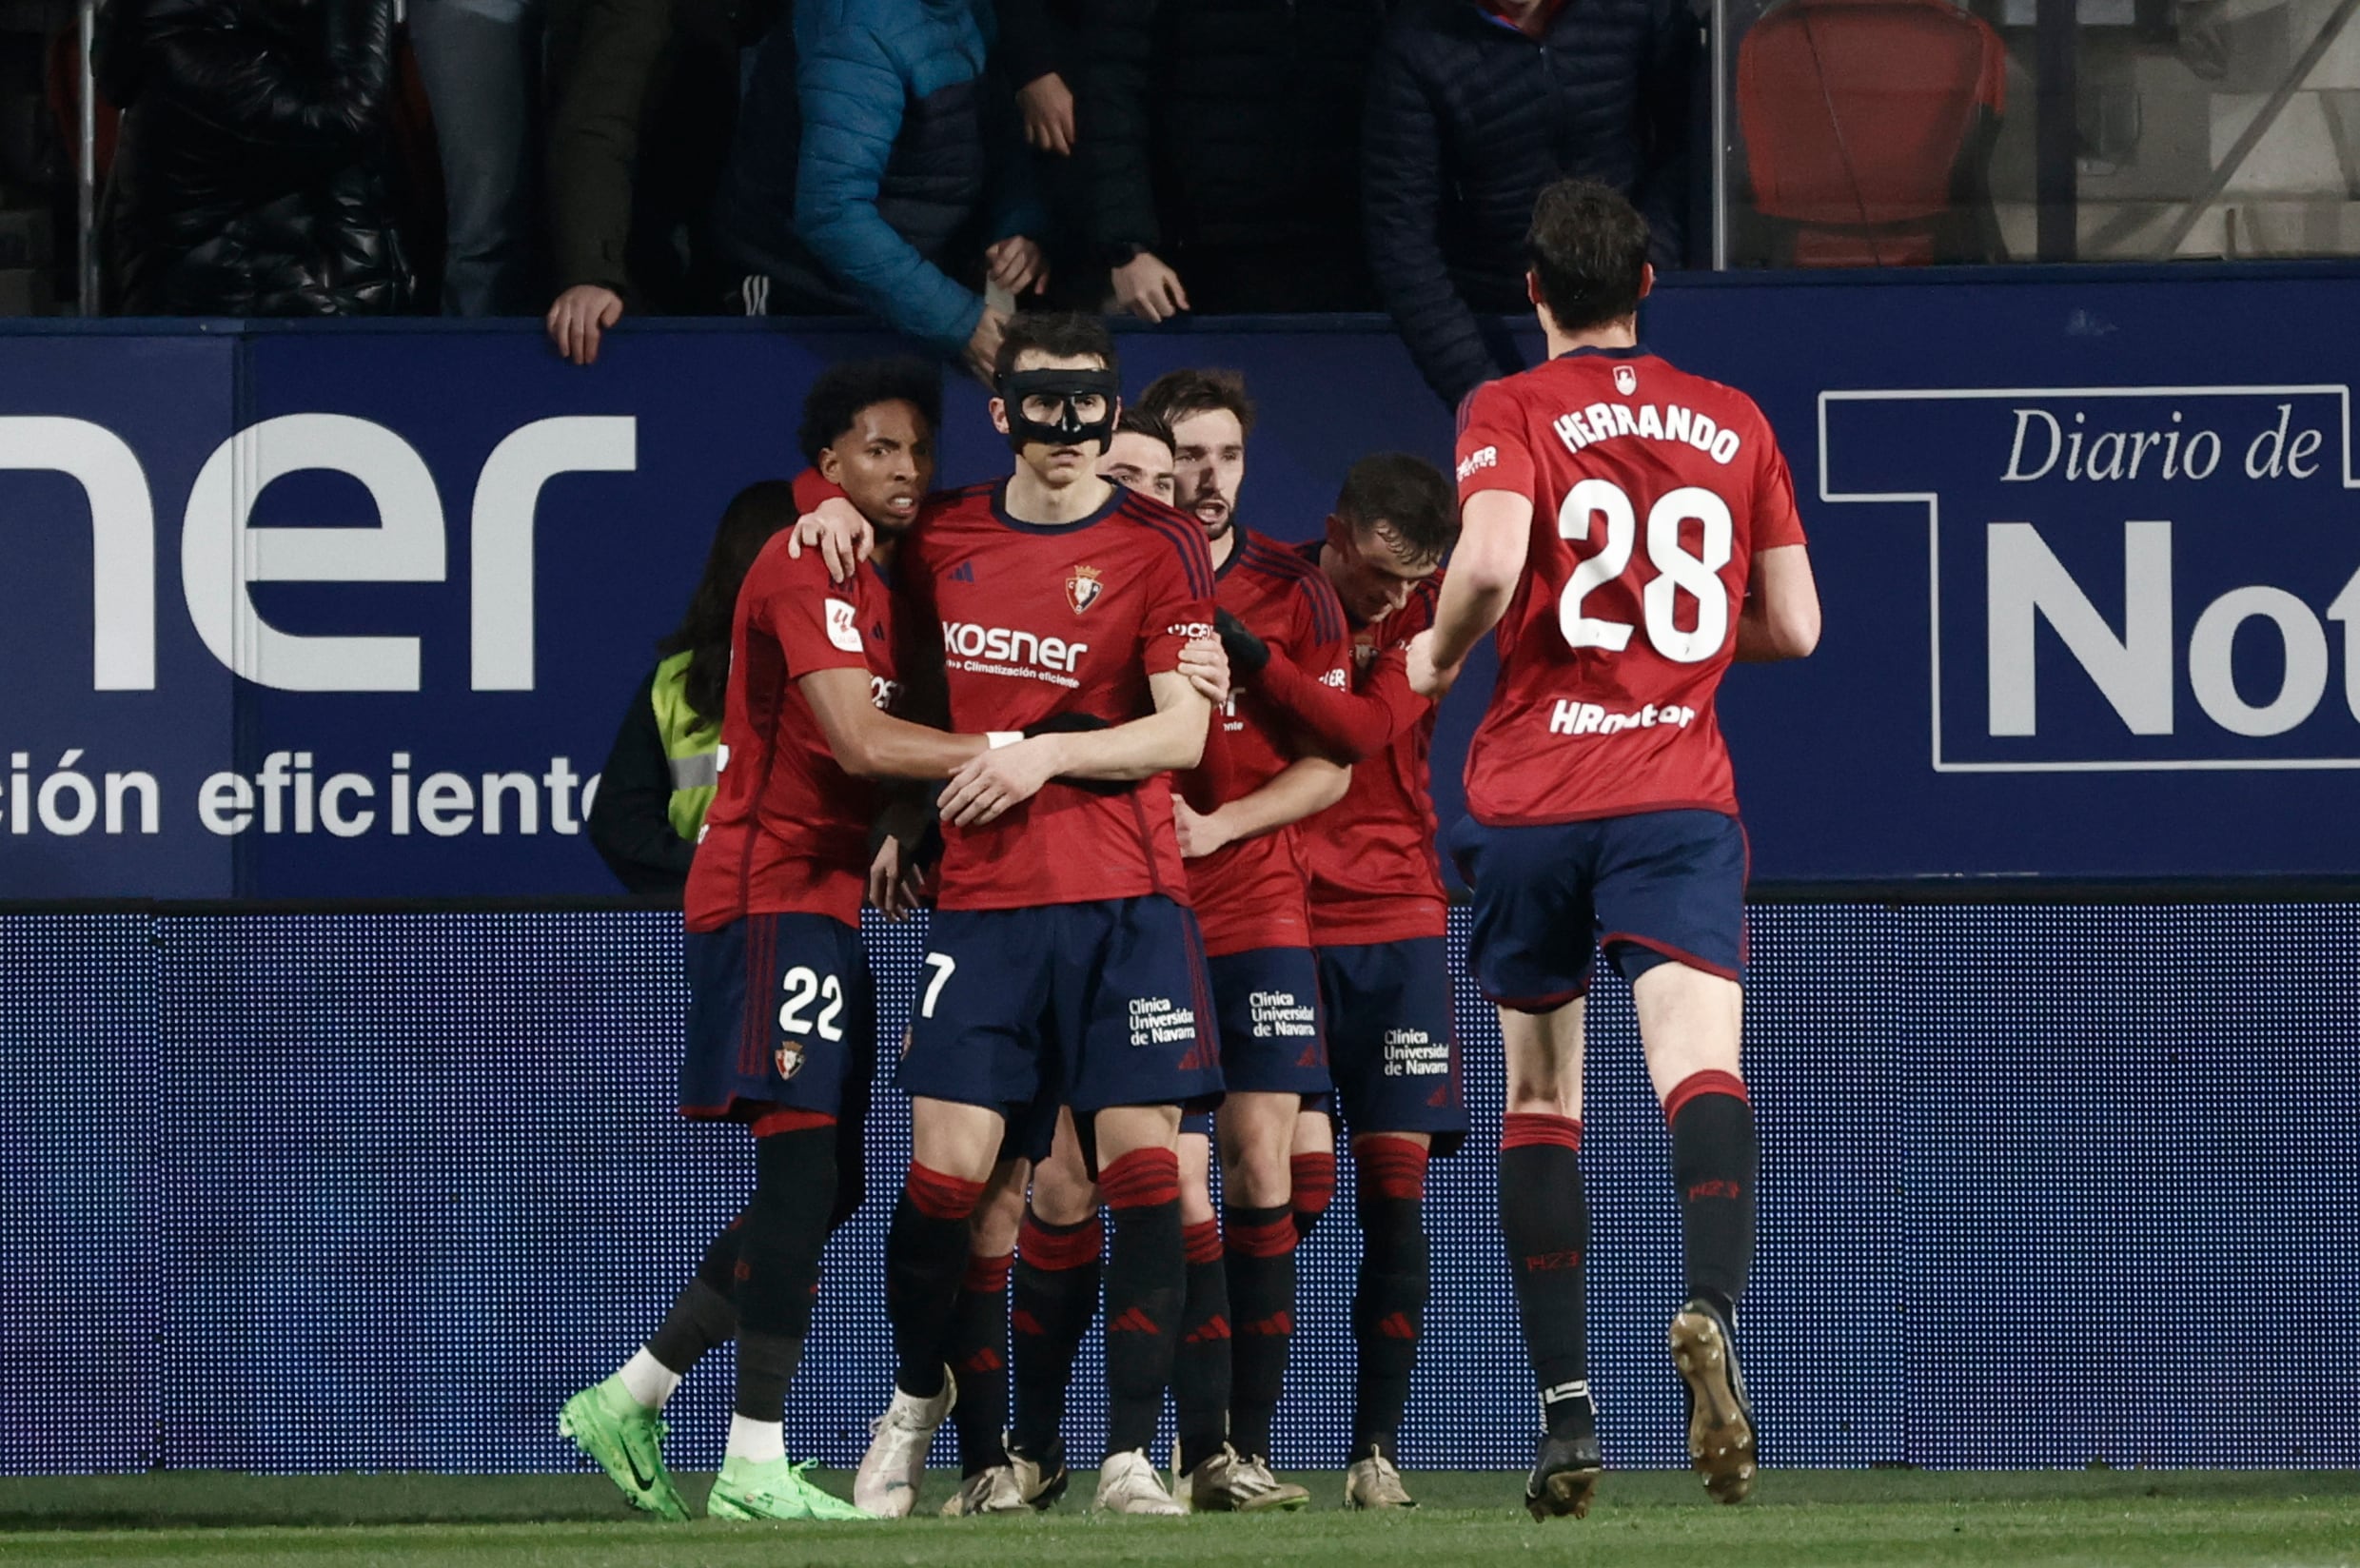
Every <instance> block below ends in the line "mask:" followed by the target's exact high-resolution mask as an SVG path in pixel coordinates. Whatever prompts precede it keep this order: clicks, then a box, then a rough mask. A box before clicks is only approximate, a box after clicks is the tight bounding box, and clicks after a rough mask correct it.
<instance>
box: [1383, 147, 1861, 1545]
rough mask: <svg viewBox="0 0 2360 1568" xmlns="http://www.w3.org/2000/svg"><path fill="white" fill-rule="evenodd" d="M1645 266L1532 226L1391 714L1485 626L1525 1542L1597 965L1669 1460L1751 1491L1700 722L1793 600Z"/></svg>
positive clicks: (1595, 202)
mask: <svg viewBox="0 0 2360 1568" xmlns="http://www.w3.org/2000/svg"><path fill="white" fill-rule="evenodd" d="M1647 239H1648V237H1647V225H1646V222H1645V220H1643V219H1642V218H1641V217H1640V216H1639V214H1638V212H1637V211H1636V210H1634V209H1633V208H1632V206H1631V205H1630V204H1629V202H1627V201H1626V200H1624V199H1623V197H1622V196H1621V195H1619V194H1617V193H1616V192H1615V191H1613V190H1611V189H1609V188H1608V187H1606V186H1603V185H1600V184H1598V183H1596V182H1594V181H1585V180H1567V181H1563V182H1560V183H1559V184H1557V185H1555V186H1550V187H1549V188H1548V189H1547V190H1545V191H1544V192H1543V193H1542V195H1541V198H1540V200H1539V202H1538V203H1536V204H1535V206H1534V208H1533V217H1532V227H1531V230H1530V232H1529V233H1528V234H1527V236H1526V240H1525V249H1526V254H1527V255H1528V256H1529V257H1530V258H1531V261H1532V269H1531V272H1530V274H1529V278H1528V283H1529V286H1530V292H1531V297H1532V300H1533V302H1534V306H1535V310H1536V313H1537V314H1538V316H1539V318H1540V323H1541V327H1542V330H1543V333H1544V336H1545V337H1546V339H1547V342H1548V349H1549V358H1548V360H1547V362H1546V363H1544V364H1542V365H1540V366H1538V367H1537V368H1535V369H1532V370H1528V371H1525V372H1524V373H1523V374H1521V375H1516V376H1510V377H1507V378H1506V379H1505V380H1503V381H1499V382H1492V383H1490V384H1488V385H1486V386H1483V387H1480V388H1478V389H1477V390H1476V392H1475V393H1474V395H1473V396H1472V397H1470V398H1469V399H1468V400H1467V404H1466V407H1465V411H1464V416H1463V418H1462V420H1461V424H1460V431H1459V446H1458V460H1459V498H1460V511H1461V527H1460V536H1459V546H1458V551H1457V554H1456V555H1455V556H1454V557H1453V558H1452V560H1451V565H1450V574H1449V577H1448V578H1447V579H1446V581H1445V583H1444V585H1443V589H1442V593H1441V595H1440V598H1439V599H1438V601H1437V603H1436V606H1435V613H1434V626H1433V629H1432V630H1431V631H1430V632H1427V633H1426V634H1424V635H1423V636H1422V637H1420V638H1418V639H1417V640H1415V641H1413V642H1412V644H1411V647H1410V654H1409V677H1410V683H1411V685H1412V687H1413V688H1414V689H1416V690H1418V691H1420V692H1423V693H1426V694H1427V695H1429V696H1431V695H1436V694H1439V693H1440V692H1442V691H1445V690H1446V689H1447V688H1448V686H1449V684H1450V681H1451V680H1452V679H1453V678H1454V677H1455V676H1456V674H1457V671H1458V669H1459V667H1460V666H1461V665H1462V664H1463V663H1464V662H1465V657H1466V655H1467V653H1468V651H1469V650H1470V649H1471V648H1472V647H1473V646H1474V644H1475V642H1476V640H1477V639H1478V638H1479V637H1482V636H1483V635H1484V634H1485V632H1487V631H1489V630H1491V629H1492V628H1493V627H1494V626H1495V625H1496V626H1497V627H1498V629H1499V651H1500V678H1499V683H1498V685H1497V687H1496V688H1495V689H1494V691H1493V693H1492V697H1491V704H1490V707H1489V709H1488V710H1487V711H1486V712H1485V715H1484V720H1483V724H1482V726H1481V727H1480V728H1479V729H1478V730H1477V731H1476V735H1475V739H1474V742H1473V744H1472V746H1471V747H1470V748H1469V751H1468V754H1467V767H1466V786H1467V810H1468V813H1469V815H1468V817H1467V819H1466V820H1465V821H1463V822H1461V823H1459V824H1458V825H1457V827H1455V828H1454V829H1453V830H1452V831H1451V833H1450V836H1449V844H1450V849H1451V853H1452V854H1453V856H1454V857H1455V858H1456V859H1457V861H1458V863H1459V868H1460V870H1461V872H1463V873H1464V874H1465V877H1466V880H1467V883H1468V886H1469V887H1470V888H1472V889H1473V892H1474V898H1473V910H1472V913H1473V923H1472V929H1471V931H1470V932H1469V935H1468V941H1467V968H1468V970H1470V971H1471V972H1472V974H1473V977H1474V979H1475V982H1476V984H1477V986H1478V987H1479V988H1480V989H1481V990H1483V991H1484V993H1485V995H1487V996H1489V997H1490V998H1491V999H1492V1001H1493V1002H1495V1003H1497V1004H1498V1005H1499V1009H1500V1033H1501V1039H1502V1043H1503V1046H1504V1047H1505V1054H1506V1057H1507V1063H1506V1068H1507V1081H1508V1084H1509V1086H1510V1088H1509V1091H1508V1103H1507V1106H1506V1113H1505V1117H1504V1119H1503V1124H1502V1127H1501V1136H1500V1225H1501V1231H1502V1234H1503V1237H1504V1239H1505V1242H1506V1244H1507V1252H1508V1258H1509V1262H1510V1264H1511V1266H1512V1267H1513V1269H1514V1278H1515V1281H1516V1293H1517V1301H1518V1305H1519V1307H1520V1308H1521V1309H1522V1313H1523V1317H1524V1341H1525V1344H1526V1347H1527V1348H1528V1349H1529V1350H1530V1352H1531V1354H1532V1362H1533V1373H1534V1378H1535V1381H1536V1382H1537V1383H1538V1386H1539V1390H1540V1395H1541V1413H1542V1421H1543V1424H1544V1436H1543V1438H1542V1441H1541V1447H1540V1454H1539V1457H1538V1459H1537V1460H1536V1462H1535V1463H1534V1465H1533V1468H1532V1474H1531V1477H1530V1479H1529V1480H1527V1481H1526V1483H1525V1487H1524V1503H1525V1506H1526V1507H1527V1508H1528V1509H1529V1510H1530V1511H1531V1513H1532V1514H1533V1516H1534V1517H1535V1518H1536V1519H1550V1518H1556V1517H1564V1516H1571V1517H1573V1518H1580V1517H1582V1516H1583V1515H1585V1514H1587V1513H1588V1512H1589V1505H1590V1497H1591V1493H1592V1491H1593V1490H1594V1489H1595V1487H1596V1486H1597V1484H1598V1477H1599V1474H1600V1470H1601V1464H1600V1460H1599V1447H1598V1423H1597V1406H1596V1403H1595V1402H1594V1401H1593V1400H1592V1398H1591V1392H1590V1382H1589V1366H1588V1345H1587V1340H1586V1327H1585V1323H1584V1318H1583V1310H1584V1309H1583V1266H1584V1263H1585V1261H1586V1259H1587V1258H1588V1256H1589V1248H1590V1236H1589V1208H1588V1205H1587V1202H1586V1200H1585V1198H1584V1196H1583V1185H1582V1168H1581V1166H1580V1165H1579V1164H1578V1163H1577V1162H1576V1160H1575V1154H1576V1151H1577V1150H1579V1148H1580V1147H1581V1141H1582V1123H1581V1110H1582V1065H1583V1060H1584V1051H1585V1041H1584V1037H1583V1029H1584V997H1585V996H1586V994H1587V992H1588V990H1589V983H1590V975H1591V970H1592V968H1593V966H1594V964H1595V962H1596V954H1597V952H1598V950H1599V949H1600V948H1601V947H1602V946H1603V949H1604V951H1605V954H1606V957H1607V959H1608V961H1609V962H1611V963H1612V964H1613V965H1614V966H1615V968H1616V969H1618V970H1621V971H1622V974H1623V978H1624V979H1626V980H1628V981H1629V982H1630V984H1631V993H1632V1000H1633V1002H1634V1004H1635V1005H1636V1008H1637V1010H1638V1013H1639V1033H1640V1045H1641V1049H1642V1050H1643V1051H1644V1053H1645V1055H1646V1058H1647V1068H1648V1074H1649V1076H1650V1078H1651V1079H1652V1080H1653V1082H1654V1084H1655V1086H1656V1089H1657V1092H1658V1094H1659V1096H1660V1097H1661V1098H1662V1104H1663V1114H1664V1118H1665V1120H1666V1121H1668V1122H1669V1123H1670V1125H1671V1134H1672V1139H1671V1142H1672V1172H1673V1178H1674V1182H1675V1185H1676V1186H1677V1188H1678V1190H1679V1192H1680V1194H1681V1199H1682V1207H1681V1223H1682V1240H1683V1244H1684V1254H1685V1259H1686V1264H1687V1275H1688V1279H1687V1289H1686V1292H1685V1300H1684V1301H1683V1302H1682V1304H1681V1305H1680V1307H1679V1309H1678V1310H1677V1311H1676V1312H1675V1313H1674V1315H1673V1318H1672V1323H1671V1327H1670V1331H1669V1334H1668V1343H1669V1348H1670V1350H1671V1354H1672V1361H1673V1364H1674V1366H1675V1368H1676V1369H1677V1370H1678V1371H1679V1373H1680V1375H1681V1378H1682V1382H1685V1384H1686V1385H1687V1393H1688V1401H1689V1420H1688V1452H1689V1459H1690V1461H1691V1463H1692V1464H1694V1466H1695V1467H1696V1469H1697V1470H1698V1471H1699V1472H1700V1473H1701V1475H1702V1476H1703V1478H1704V1482H1705V1486H1706V1489H1707V1490H1708V1491H1710V1492H1711V1493H1712V1495H1713V1496H1714V1497H1715V1498H1716V1499H1719V1500H1720V1501H1722V1502H1739V1501H1742V1500H1743V1499H1745V1498H1746V1497H1747V1496H1748V1495H1749V1494H1750V1493H1751V1492H1752V1490H1753V1485H1754V1471H1755V1463H1754V1453H1755V1438H1754V1425H1753V1411H1752V1408H1751V1406H1750V1405H1748V1403H1747V1402H1746V1399H1745V1382H1744V1379H1743V1378H1742V1377H1741V1375H1740V1374H1739V1372H1738V1362H1737V1353H1736V1327H1737V1309H1738V1302H1739V1299H1740V1298H1741V1295H1742V1294H1743V1292H1744V1287H1745V1283H1746V1279H1747V1277H1748V1275H1749V1273H1750V1272H1751V1269H1752V1267H1753V1255H1754V1176H1755V1167H1756V1165H1757V1162H1758V1146H1757V1142H1756V1137H1755V1131H1754V1118H1753V1107H1752V1104H1751V1101H1750V1100H1749V1099H1748V1098H1747V1095H1746V1089H1745V1082H1744V1079H1743V1077H1742V1076H1741V1072H1740V1068H1739V1049H1740V1036H1741V1019H1742V1016H1743V1003H1742V997H1741V990H1740V977H1741V970H1742V968H1743V960H1744V931H1745V904H1744V899H1745V880H1746V860H1747V853H1746V842H1745V833H1744V830H1743V829H1742V828H1741V827H1740V826H1739V823H1738V820H1737V809H1738V802H1737V786H1736V782H1735V780H1734V779H1733V778H1732V776H1731V773H1730V767H1729V752H1728V748H1727V746H1726V745H1724V744H1723V742H1722V740H1721V726H1720V723H1719V721H1718V719H1717V718H1716V716H1715V714H1714V700H1715V696H1716V695H1717V693H1718V690H1719V687H1720V684H1721V674H1722V672H1723V671H1725V670H1726V669H1727V668H1728V666H1729V663H1730V661H1731V660H1732V659H1733V658H1762V659H1771V658H1789V657H1800V656H1802V655H1804V654H1808V653H1809V652H1810V651H1811V649H1812V647H1813V645H1814V644H1816V642H1817V641H1818V638H1819V596H1818V593H1817V591H1816V590H1815V589H1814V588H1813V586H1812V582H1811V572H1810V565H1809V561H1808V558H1807V556H1806V554H1805V552H1804V550H1803V548H1802V544H1803V537H1802V522H1801V519H1800V518H1799V517H1798V516H1797V515H1796V511H1795V495H1794V486H1793V483H1792V481H1791V480H1789V479H1788V477H1787V471H1786V462H1785V460H1784V459H1783V458H1781V457H1780V455H1779V448H1778V441H1777V438H1776V437H1774V436H1773V435H1772V434H1771V431H1770V425H1769V422H1768V421H1766V420H1764V419H1763V418H1762V415H1761V411H1760V409H1759V408H1757V407H1755V406H1754V403H1753V400H1751V399H1750V398H1747V397H1746V396H1745V395H1744V394H1743V393H1741V392H1739V391H1737V390H1736V389H1734V388H1732V387H1727V386H1722V385H1721V384H1720V383H1718V382H1710V381H1706V380H1705V379H1704V378H1702V377H1701V376H1693V375H1690V374H1688V373H1687V372H1685V371H1682V370H1680V369H1677V368H1675V367H1674V366H1672V365H1670V364H1668V363H1665V362H1664V361H1662V360H1661V359H1659V358H1657V357H1656V356H1655V355H1653V354H1650V353H1648V352H1647V351H1646V350H1645V349H1644V348H1642V346H1641V345H1640V343H1639V304H1640V301H1641V300H1642V298H1644V297H1645V295H1646V293H1647V291H1648V289H1649V288H1650V287H1651V286H1652V285H1653V284H1654V272H1653V269H1652V268H1650V267H1649V266H1648V265H1647Z"/></svg>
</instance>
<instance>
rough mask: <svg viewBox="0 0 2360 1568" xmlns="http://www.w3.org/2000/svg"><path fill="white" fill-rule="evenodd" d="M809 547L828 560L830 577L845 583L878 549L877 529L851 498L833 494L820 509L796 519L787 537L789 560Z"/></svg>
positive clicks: (800, 556) (797, 556) (799, 555)
mask: <svg viewBox="0 0 2360 1568" xmlns="http://www.w3.org/2000/svg"><path fill="white" fill-rule="evenodd" d="M806 549H814V550H816V551H818V552H819V557H820V559H822V560H824V561H826V562H827V563H828V576H829V577H830V578H834V579H835V580H836V581H837V582H846V581H849V580H851V578H852V575H853V574H854V573H855V572H856V571H858V570H859V569H860V563H861V562H862V561H864V560H867V559H869V556H870V554H871V552H873V551H874V550H875V549H876V528H875V524H873V523H871V522H870V521H869V519H867V518H864V517H862V516H861V515H860V508H858V507H856V506H855V505H854V504H853V503H852V502H851V501H848V500H845V499H844V498H843V497H841V496H830V497H829V498H828V499H827V500H823V501H821V502H820V503H819V510H818V511H816V512H806V513H804V514H803V515H802V516H801V517H799V518H797V519H795V529H794V531H793V532H792V533H791V534H789V535H788V536H787V559H789V560H801V559H803V552H804V550H806Z"/></svg>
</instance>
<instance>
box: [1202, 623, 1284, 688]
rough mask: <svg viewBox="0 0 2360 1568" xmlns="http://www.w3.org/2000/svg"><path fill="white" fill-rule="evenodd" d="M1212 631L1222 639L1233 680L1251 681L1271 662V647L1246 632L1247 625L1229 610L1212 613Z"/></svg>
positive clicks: (1222, 647)
mask: <svg viewBox="0 0 2360 1568" xmlns="http://www.w3.org/2000/svg"><path fill="white" fill-rule="evenodd" d="M1212 629H1213V632H1214V634H1215V635H1216V636H1218V637H1220V638H1221V651H1222V652H1223V653H1225V654H1227V655H1229V678H1230V679H1231V680H1233V681H1238V682H1244V681H1249V680H1251V679H1253V677H1254V676H1258V675H1260V674H1261V673H1262V669H1263V666H1265V665H1267V664H1269V662H1270V649H1269V644H1268V643H1266V642H1264V641H1263V640H1262V639H1261V638H1260V637H1256V636H1254V635H1253V634H1252V633H1251V632H1249V631H1248V630H1246V623H1245V622H1244V621H1242V620H1240V619H1238V618H1237V617H1235V616H1233V615H1231V614H1229V612H1228V611H1227V610H1215V611H1214V612H1213V613H1212Z"/></svg>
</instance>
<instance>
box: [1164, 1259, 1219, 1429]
mask: <svg viewBox="0 0 2360 1568" xmlns="http://www.w3.org/2000/svg"><path fill="white" fill-rule="evenodd" d="M1180 1245H1181V1250H1182V1252H1183V1254H1184V1255H1185V1256H1186V1257H1187V1259H1188V1278H1187V1284H1186V1288H1185V1291H1184V1294H1183V1298H1182V1304H1181V1307H1180V1343H1179V1345H1178V1347H1177V1348H1175V1349H1174V1350H1173V1352H1172V1358H1171V1405H1172V1412H1173V1414H1174V1416H1175V1417H1176V1419H1177V1421H1178V1436H1179V1452H1178V1455H1177V1460H1178V1463H1179V1466H1180V1469H1181V1470H1182V1471H1183V1472H1184V1473H1185V1472H1187V1471H1188V1470H1190V1469H1192V1468H1193V1467H1194V1466H1196V1465H1197V1464H1200V1463H1202V1462H1203V1461H1204V1460H1206V1459H1208V1458H1210V1456H1212V1455H1214V1454H1217V1453H1219V1452H1220V1451H1221V1445H1222V1444H1223V1443H1225V1442H1227V1441H1229V1348H1230V1338H1229V1270H1228V1269H1227V1268H1226V1267H1224V1266H1223V1264H1222V1260H1221V1225H1220V1222H1218V1221H1215V1220H1202V1221H1199V1222H1198V1223H1196V1224H1195V1225H1184V1226H1182V1227H1181V1231H1180Z"/></svg>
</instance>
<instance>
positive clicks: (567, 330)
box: [541, 284, 622, 364]
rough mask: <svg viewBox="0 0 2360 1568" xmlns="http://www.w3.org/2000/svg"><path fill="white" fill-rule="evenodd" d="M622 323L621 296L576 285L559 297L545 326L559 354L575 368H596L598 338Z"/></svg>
mask: <svg viewBox="0 0 2360 1568" xmlns="http://www.w3.org/2000/svg"><path fill="white" fill-rule="evenodd" d="M620 320H622V296H621V295H619V294H618V293H616V292H615V291H614V290H613V289H611V288H600V286H599V285H598V284H575V285H574V286H573V287H571V288H569V289H567V290H566V291H565V292H564V293H562V294H560V295H559V296H558V299H557V304H553V305H551V306H550V307H549V314H548V316H547V318H546V319H544V320H543V322H542V323H541V324H542V325H543V326H545V327H547V328H548V329H549V341H550V342H551V343H555V344H556V345H557V350H558V353H559V354H560V355H561V356H563V357H564V358H566V359H569V360H571V361H573V362H574V363H576V364H596V363H598V361H599V336H600V334H601V333H603V332H604V331H605V330H606V329H607V328H608V327H610V326H612V325H614V324H615V323H617V322H619V321H620Z"/></svg>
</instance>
